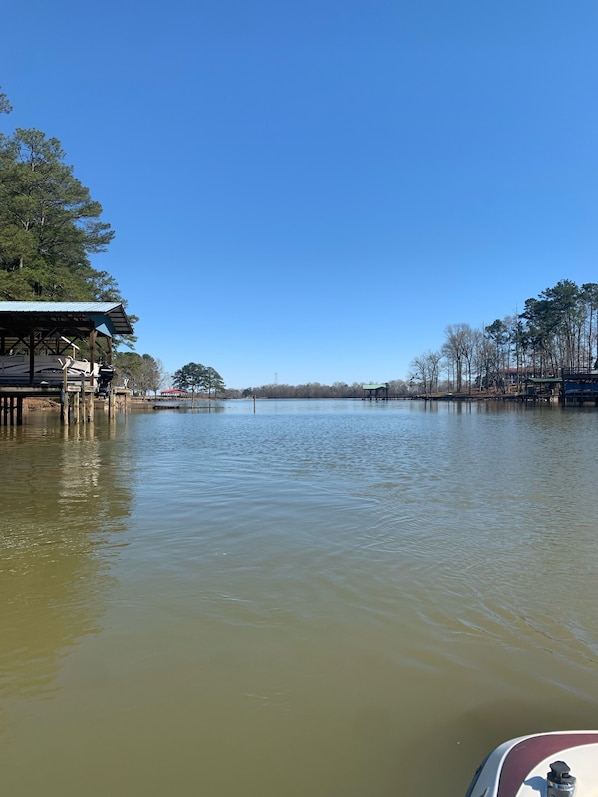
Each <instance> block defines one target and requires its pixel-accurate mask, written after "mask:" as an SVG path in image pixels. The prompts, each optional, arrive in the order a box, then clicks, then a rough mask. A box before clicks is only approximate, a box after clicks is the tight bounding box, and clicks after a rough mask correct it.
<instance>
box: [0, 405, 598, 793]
mask: <svg viewBox="0 0 598 797" xmlns="http://www.w3.org/2000/svg"><path fill="white" fill-rule="evenodd" d="M597 423H598V414H596V413H595V412H593V411H589V412H586V411H583V410H582V411H577V410H573V411H570V410H567V411H565V412H563V411H561V410H558V409H556V410H554V409H550V408H543V409H537V410H521V409H520V408H507V409H503V408H501V409H499V410H496V409H493V408H489V407H486V406H478V405H476V406H473V407H472V406H467V407H463V406H461V405H459V406H458V407H457V406H455V405H450V404H446V405H440V406H438V405H437V406H434V407H432V408H430V407H425V406H424V405H419V404H412V403H409V404H399V403H395V402H390V403H388V404H386V403H378V404H374V403H372V404H370V403H369V402H368V403H365V405H364V403H362V402H353V403H352V402H258V406H257V411H256V413H255V415H254V414H253V406H252V402H250V401H248V402H234V403H232V402H231V403H228V404H225V405H224V410H223V411H221V412H218V413H169V412H162V413H153V414H151V413H145V414H143V415H139V416H131V417H130V418H129V419H128V420H127V422H126V423H124V422H123V420H122V419H119V421H118V423H117V424H116V426H115V425H112V426H110V425H109V424H103V423H96V424H95V426H93V427H91V428H83V427H80V431H78V430H77V429H73V428H71V429H69V430H68V432H67V433H64V432H63V430H61V429H60V427H59V426H58V425H54V426H53V425H52V423H51V422H48V423H47V426H46V427H44V426H43V424H41V422H40V424H39V425H38V426H37V427H23V428H22V430H19V432H18V435H17V436H16V437H15V435H14V430H10V429H8V430H6V434H5V435H4V437H0V448H1V452H2V458H1V459H0V468H1V469H2V474H3V475H2V478H3V484H4V485H5V489H4V493H3V497H2V517H3V521H5V520H6V522H3V526H2V532H1V533H2V543H3V549H2V565H1V567H2V574H1V580H0V592H1V595H0V597H1V599H2V605H3V606H4V607H8V610H7V611H6V612H4V611H3V613H2V615H0V634H1V638H2V639H3V640H5V641H6V644H4V643H3V646H2V649H1V650H2V652H1V654H0V673H1V675H2V693H1V695H2V698H1V701H0V711H1V712H2V715H1V716H2V721H3V727H4V733H3V735H2V736H0V765H1V766H2V771H3V781H4V783H5V790H6V793H7V794H11V795H12V794H15V795H30V794H31V795H33V794H36V795H37V794H40V793H43V794H44V795H49V797H54V795H56V797H58V795H60V797H70V796H71V795H72V797H75V795H81V794H85V795H88V796H89V797H95V795H98V797H99V795H105V794H119V795H133V796H136V795H144V797H145V796H147V795H163V794H164V793H170V794H176V795H192V794H193V795H196V794H206V795H210V796H212V795H214V797H228V795H236V794H240V793H242V794H244V795H246V797H254V795H255V797H257V795H260V797H271V796H272V797H273V796H274V795H277V796H278V795H280V794H285V795H293V796H294V795H302V796H303V795H305V794H310V795H312V796H314V797H320V796H321V797H328V796H329V795H333V794H338V795H340V794H342V795H343V797H345V796H346V795H349V796H350V797H352V796H353V795H355V797H357V795H360V797H361V795H363V794H368V795H373V796H376V797H377V796H380V797H381V796H382V795H384V797H386V795H391V794H392V795H397V794H404V793H407V792H406V789H407V788H408V789H409V794H413V795H416V796H417V795H422V797H423V795H426V796H427V795H429V794H432V793H443V794H445V793H450V794H455V795H460V794H463V793H464V791H465V789H466V787H467V783H468V780H469V778H470V776H471V774H472V772H473V769H475V766H476V765H477V763H479V760H480V758H481V757H482V755H483V754H485V753H486V752H488V750H489V749H490V748H492V747H494V746H495V745H496V744H497V743H498V742H500V741H502V740H503V739H504V738H508V737H511V736H516V735H519V734H521V733H526V732H528V731H529V732H531V731H536V730H546V729H549V728H552V727H576V726H580V727H583V726H588V725H595V724H596V722H595V720H594V719H593V718H594V717H595V715H596V709H597V708H598V706H597V702H598V701H597V697H596V690H595V679H596V672H597V662H598V623H597V621H596V617H595V612H594V597H595V595H594V590H595V586H594V585H595V582H596V572H597V570H598V551H597V549H596V545H595V527H594V523H593V508H592V497H593V492H594V490H595V485H596V484H597V483H598V479H597V477H598V466H597V465H596V464H595V462H594V461H593V460H592V458H591V457H587V456H582V454H580V452H583V451H584V450H587V441H588V440H589V439H592V435H594V434H595V427H596V424H597ZM32 759H34V760H35V761H36V766H35V767H32V766H31V765H30V762H31V760H32ZM449 786H450V788H449ZM447 789H448V790H447Z"/></svg>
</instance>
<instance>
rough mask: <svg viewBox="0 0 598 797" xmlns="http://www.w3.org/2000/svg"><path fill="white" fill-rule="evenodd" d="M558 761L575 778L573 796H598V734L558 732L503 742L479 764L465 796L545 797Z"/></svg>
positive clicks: (564, 791)
mask: <svg viewBox="0 0 598 797" xmlns="http://www.w3.org/2000/svg"><path fill="white" fill-rule="evenodd" d="M556 761H564V762H565V763H566V764H567V766H568V767H569V769H570V772H571V775H572V776H573V777H574V778H575V782H574V797H598V731H555V732H553V733H540V734H534V735H531V736H520V737H518V738H516V739H511V740H510V741H508V742H504V744H501V745H499V747H497V748H496V749H495V750H493V751H492V752H491V753H490V755H489V756H488V758H486V760H485V761H484V762H483V763H482V764H481V765H480V767H479V768H478V771H477V772H476V774H475V776H474V779H473V781H472V783H471V786H470V787H469V789H468V791H467V794H466V797H546V795H547V793H548V782H547V777H546V776H547V774H548V772H550V769H551V766H550V765H551V764H553V763H554V762H556ZM558 794H559V797H560V795H561V794H562V795H563V797H569V794H570V792H569V791H567V790H562V791H561V790H559V791H558Z"/></svg>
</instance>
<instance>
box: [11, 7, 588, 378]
mask: <svg viewBox="0 0 598 797" xmlns="http://www.w3.org/2000/svg"><path fill="white" fill-rule="evenodd" d="M3 27H4V30H5V35H4V37H3V45H2V51H1V53H0V66H1V69H0V83H1V85H2V87H3V90H4V91H5V92H6V93H7V94H8V96H9V98H10V100H11V102H12V104H13V106H14V111H13V113H12V114H11V115H10V116H9V117H5V118H4V119H3V120H2V129H4V131H5V132H10V131H12V130H13V129H14V128H15V127H36V128H38V129H40V130H43V131H44V132H45V133H46V134H47V135H48V136H54V137H56V138H58V139H60V141H61V142H62V145H63V147H64V149H65V150H66V153H67V158H66V160H67V162H68V163H71V164H73V165H74V167H75V175H76V176H77V177H78V178H79V179H80V180H81V181H82V182H83V183H84V184H85V185H87V186H88V187H89V188H90V190H91V194H92V196H93V198H94V199H97V200H98V201H99V202H101V204H102V206H103V208H104V215H103V219H104V220H105V221H107V222H109V223H110V224H111V225H112V227H113V228H114V229H115V231H116V238H115V240H114V242H113V243H112V244H111V246H110V249H109V251H108V252H107V253H105V254H101V255H97V256H95V257H94V260H93V265H94V266H95V267H96V268H98V269H101V270H106V271H108V272H110V273H111V274H112V275H113V276H114V277H115V278H116V279H117V281H118V283H119V285H120V288H121V290H122V293H123V295H124V296H125V297H126V298H127V300H128V303H129V307H128V309H129V311H130V312H131V313H134V314H135V315H138V316H139V317H140V321H139V324H138V326H137V333H138V337H139V340H138V344H137V351H138V352H139V353H140V354H142V353H146V352H147V353H149V354H152V355H153V356H154V357H157V358H159V359H160V360H162V362H163V364H164V366H165V368H166V369H167V370H168V371H174V370H175V369H176V368H179V367H180V366H181V365H184V364H185V363H187V362H189V361H195V362H201V363H203V364H205V365H211V366H213V367H214V368H216V369H217V370H218V371H219V372H220V373H221V374H222V376H223V378H224V380H225V382H226V384H227V385H229V386H231V387H239V388H243V387H248V386H253V385H261V384H266V383H271V382H274V381H275V379H277V381H278V382H279V383H289V384H299V383H303V382H310V381H311V382H315V381H318V382H322V383H333V382H335V381H343V382H349V383H351V382H353V381H358V382H359V381H370V380H375V381H378V380H380V381H386V380H390V379H400V378H404V377H406V376H407V374H408V372H409V363H410V361H411V360H412V359H413V358H414V357H415V356H417V355H419V354H422V353H423V352H425V351H427V350H428V349H438V348H440V346H441V345H442V342H443V340H444V330H445V327H446V326H447V325H448V324H454V323H461V322H465V323H468V324H470V325H471V326H473V327H480V326H482V325H485V324H490V323H492V321H494V319H496V318H503V317H504V316H506V315H512V314H514V313H515V312H516V311H517V310H521V309H522V306H523V303H524V301H525V300H526V299H527V298H529V297H532V296H534V297H535V296H537V295H538V293H540V292H541V291H542V290H543V289H545V288H546V287H549V286H552V285H554V284H556V282H558V281H559V280H560V279H571V280H573V281H575V282H577V283H578V284H582V283H584V282H598V271H597V268H596V263H597V255H598V225H597V223H596V222H597V216H598V214H597V211H598V195H597V190H598V135H597V133H598V101H597V97H598V94H597V91H596V89H597V87H598V86H597V84H598V80H597V78H598V58H597V57H596V40H597V33H598V4H597V3H596V2H595V0H575V2H569V3H565V2H562V0H524V1H523V2H522V0H501V2H498V1H495V2H485V1H484V0H469V1H468V2H463V1H462V0H450V2H448V1H447V0H418V1H417V2H416V1H415V0H404V1H402V0H395V1H394V2H390V0H368V2H366V1H365V0H301V2H298V1H297V0H286V1H285V0H211V2H206V1H205V0H196V2H195V3H190V2H182V0H171V1H170V2H168V3H160V4H158V3H155V2H152V0H148V2H146V3H145V4H140V3H138V2H133V1H132V0H120V2H115V1H114V0H105V2H103V3H102V4H101V5H96V4H81V3H79V2H77V3H75V2H71V1H70V0H54V2H52V3H48V2H46V0H31V2H29V3H28V4H27V9H26V13H25V10H24V8H23V7H21V6H19V5H18V4H15V3H11V4H9V5H8V6H7V7H6V8H4V9H3ZM8 32H10V35H8Z"/></svg>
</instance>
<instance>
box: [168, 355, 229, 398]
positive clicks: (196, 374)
mask: <svg viewBox="0 0 598 797" xmlns="http://www.w3.org/2000/svg"><path fill="white" fill-rule="evenodd" d="M172 384H173V385H174V387H176V388H178V389H179V390H190V391H191V399H192V400H193V399H194V398H195V394H196V393H206V394H207V396H208V399H209V398H211V397H212V396H217V395H218V393H223V392H224V390H225V385H224V380H223V379H222V377H221V376H220V374H219V373H218V371H216V370H215V369H214V368H212V367H211V366H205V365H202V364H201V363H193V362H191V363H187V364H186V365H183V367H182V368H179V369H178V371H175V372H174V374H173V377H172Z"/></svg>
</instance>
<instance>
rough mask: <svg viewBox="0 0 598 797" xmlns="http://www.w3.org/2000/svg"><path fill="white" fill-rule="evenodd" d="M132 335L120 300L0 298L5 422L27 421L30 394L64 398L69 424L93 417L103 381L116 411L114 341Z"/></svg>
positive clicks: (1, 416)
mask: <svg viewBox="0 0 598 797" xmlns="http://www.w3.org/2000/svg"><path fill="white" fill-rule="evenodd" d="M132 333H133V327H132V326H131V322H130V320H129V318H128V316H127V314H126V312H125V310H124V308H123V305H122V304H120V303H114V302H42V301H39V302H0V423H4V424H8V423H10V424H14V423H16V424H20V423H22V418H23V400H24V399H25V398H55V399H59V400H60V402H61V407H62V412H61V417H62V419H63V421H64V422H65V423H68V422H69V417H72V419H73V420H75V421H77V420H91V419H92V418H93V400H94V397H95V396H96V394H97V393H98V389H99V387H100V384H103V385H104V387H105V395H106V397H107V398H108V400H109V410H112V402H113V399H114V395H113V393H114V391H113V389H112V388H111V387H106V386H107V385H108V384H109V382H110V377H111V372H112V373H113V368H112V354H113V339H114V337H115V336H120V335H130V334H132ZM81 351H83V352H85V356H84V357H83V355H82V354H81Z"/></svg>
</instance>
